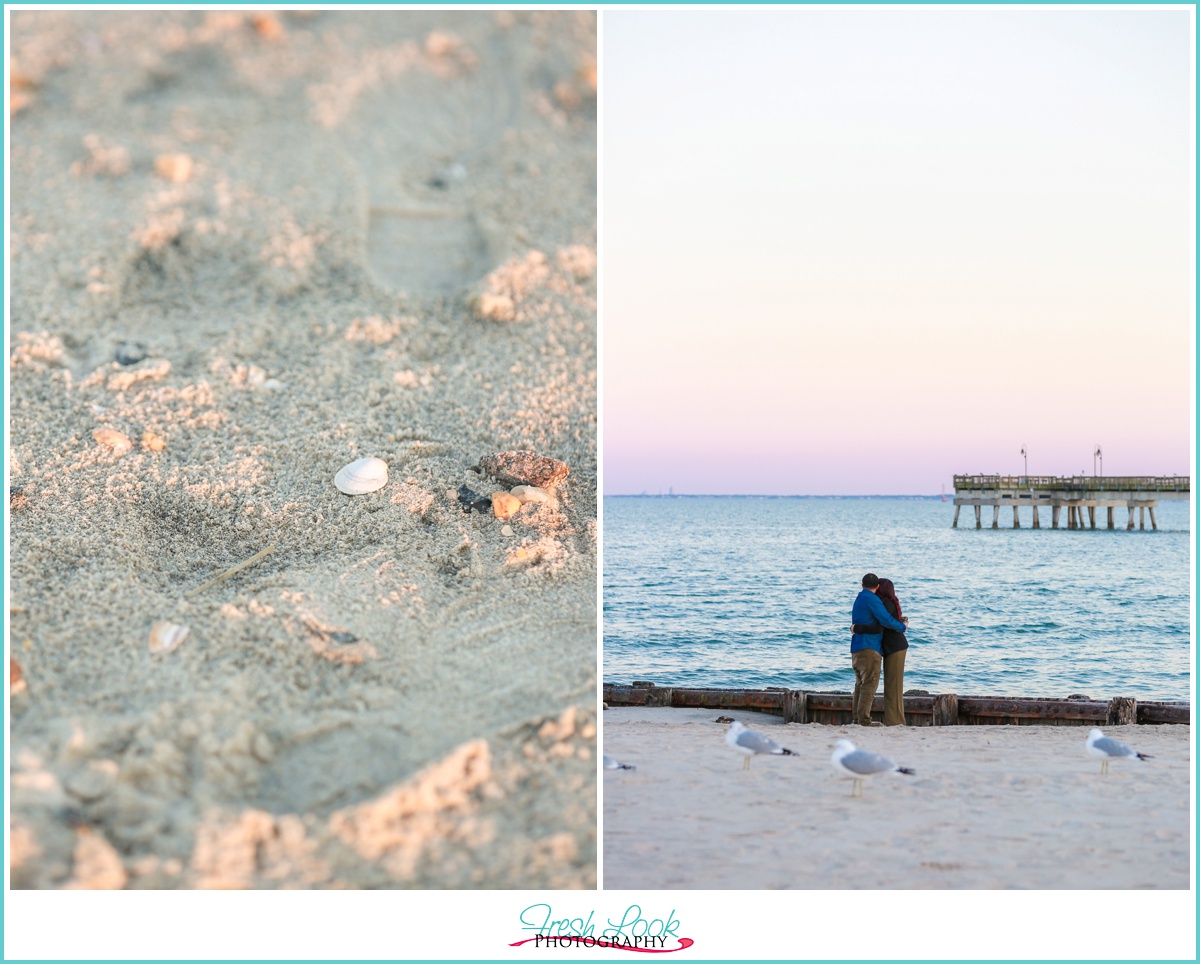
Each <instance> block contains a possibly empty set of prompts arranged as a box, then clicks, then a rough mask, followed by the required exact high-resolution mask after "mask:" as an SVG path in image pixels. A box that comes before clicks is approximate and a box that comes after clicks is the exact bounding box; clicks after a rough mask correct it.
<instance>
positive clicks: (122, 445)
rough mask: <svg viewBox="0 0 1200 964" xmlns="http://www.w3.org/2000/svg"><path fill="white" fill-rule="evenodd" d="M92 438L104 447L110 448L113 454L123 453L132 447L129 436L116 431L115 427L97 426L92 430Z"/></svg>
mask: <svg viewBox="0 0 1200 964" xmlns="http://www.w3.org/2000/svg"><path fill="white" fill-rule="evenodd" d="M92 438H94V439H95V440H96V441H97V442H99V443H100V444H101V445H103V446H104V447H105V448H107V449H111V450H112V453H113V455H124V454H125V453H126V452H128V451H129V450H130V449H131V448H133V443H132V442H131V441H129V436H128V435H124V434H122V433H121V432H118V431H117V430H116V429H115V428H98V429H96V431H94V432H92Z"/></svg>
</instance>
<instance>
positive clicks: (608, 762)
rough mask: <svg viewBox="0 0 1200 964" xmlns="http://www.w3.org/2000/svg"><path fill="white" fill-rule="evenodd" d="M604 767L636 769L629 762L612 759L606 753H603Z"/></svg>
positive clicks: (610, 768) (609, 768)
mask: <svg viewBox="0 0 1200 964" xmlns="http://www.w3.org/2000/svg"><path fill="white" fill-rule="evenodd" d="M604 769H606V770H636V769H637V767H635V766H634V765H633V764H631V763H621V762H620V761H619V760H614V759H613V758H612V757H610V756H609V755H608V754H607V753H606V754H605V755H604Z"/></svg>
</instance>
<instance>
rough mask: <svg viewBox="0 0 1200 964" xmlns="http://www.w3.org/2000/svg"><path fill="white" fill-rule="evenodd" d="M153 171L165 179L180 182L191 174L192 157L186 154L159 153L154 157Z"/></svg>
mask: <svg viewBox="0 0 1200 964" xmlns="http://www.w3.org/2000/svg"><path fill="white" fill-rule="evenodd" d="M154 173H155V174H157V175H158V176H159V177H161V178H164V179H165V180H168V181H174V182H175V183H176V184H182V183H183V182H184V181H186V180H187V179H188V178H189V177H191V176H192V159H191V157H189V156H188V155H187V154H159V155H158V157H156V158H155V159H154Z"/></svg>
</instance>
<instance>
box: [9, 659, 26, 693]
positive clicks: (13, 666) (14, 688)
mask: <svg viewBox="0 0 1200 964" xmlns="http://www.w3.org/2000/svg"><path fill="white" fill-rule="evenodd" d="M24 692H25V677H24V675H23V674H22V673H21V664H20V663H18V662H17V661H16V660H15V659H13V658H12V657H11V656H10V657H9V658H8V693H9V695H10V696H11V695H13V694H14V693H24Z"/></svg>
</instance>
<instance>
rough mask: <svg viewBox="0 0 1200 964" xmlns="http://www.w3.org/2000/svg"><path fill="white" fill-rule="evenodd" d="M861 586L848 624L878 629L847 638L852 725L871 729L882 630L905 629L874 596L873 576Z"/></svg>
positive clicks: (865, 578) (880, 664) (880, 663)
mask: <svg viewBox="0 0 1200 964" xmlns="http://www.w3.org/2000/svg"><path fill="white" fill-rule="evenodd" d="M862 586H863V587H862V592H860V593H859V594H858V596H857V598H856V599H855V600H854V608H853V609H852V610H851V620H852V622H853V623H854V624H855V626H856V627H858V628H860V629H861V628H863V627H868V628H873V627H875V626H878V627H880V628H879V629H877V630H876V631H875V632H874V633H854V635H852V636H851V637H850V665H852V666H853V667H854V722H855V723H857V724H859V725H860V726H871V725H872V723H871V704H873V703H874V702H875V691H876V690H877V689H879V670H880V669H881V668H882V667H883V646H882V644H881V642H880V640H881V638H882V634H883V627H884V626H887V627H888V628H889V629H894V630H896V632H898V633H902V632H904V631H905V630H906V629H907V628H908V627H907V625H906V624H905V623H902V622H900V620H898V619H896V618H895V617H893V616H892V614H891V613H889V612H888V611H887V610H886V609H885V608H884V605H883V603H882V602H880V601H879V597H878V596H876V595H875V591H876V590H877V589H878V588H879V577H878V576H877V575H875V573H873V572H868V573H867V574H866V575H865V576H863V577H862ZM906 622H907V621H906ZM874 725H875V726H881V725H882V724H879V723H876V724H874Z"/></svg>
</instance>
